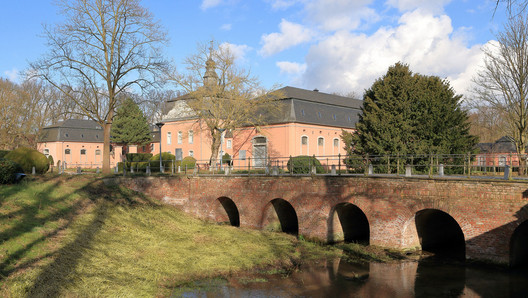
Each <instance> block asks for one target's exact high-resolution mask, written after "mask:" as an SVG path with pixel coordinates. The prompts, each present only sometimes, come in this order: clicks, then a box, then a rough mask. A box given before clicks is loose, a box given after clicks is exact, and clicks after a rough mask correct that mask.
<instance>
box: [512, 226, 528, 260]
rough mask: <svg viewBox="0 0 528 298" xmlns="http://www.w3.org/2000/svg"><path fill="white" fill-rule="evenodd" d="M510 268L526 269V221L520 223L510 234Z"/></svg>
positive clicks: (527, 252)
mask: <svg viewBox="0 0 528 298" xmlns="http://www.w3.org/2000/svg"><path fill="white" fill-rule="evenodd" d="M510 267H512V268H521V267H523V268H527V269H528V220H525V221H524V222H523V223H521V224H520V225H519V226H518V227H517V228H516V229H515V231H514V232H513V234H512V237H511V240H510Z"/></svg>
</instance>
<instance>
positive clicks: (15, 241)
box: [0, 176, 157, 297]
mask: <svg viewBox="0 0 528 298" xmlns="http://www.w3.org/2000/svg"><path fill="white" fill-rule="evenodd" d="M82 179H88V180H82ZM70 183H72V185H73V187H75V185H76V184H79V188H78V189H75V188H73V191H71V188H72V187H71V185H70V186H69V189H68V188H64V189H62V188H61V185H66V184H70ZM40 184H45V186H44V187H43V188H42V187H38V185H40ZM33 189H35V191H34V192H33ZM0 197H1V201H2V203H5V204H8V205H9V207H11V208H12V209H13V211H12V212H9V211H7V212H2V213H3V214H2V215H0V240H1V241H0V248H2V250H3V251H4V252H5V253H4V254H0V256H1V257H2V258H1V259H0V281H1V280H3V279H5V278H7V277H8V276H10V275H12V274H14V273H16V272H22V271H24V270H25V269H27V268H30V267H33V266H36V265H37V264H38V263H41V262H42V261H44V262H45V263H48V264H47V265H46V266H45V267H43V269H42V271H41V272H40V274H39V275H38V277H37V278H36V279H35V281H34V284H33V286H32V287H31V289H29V293H28V294H29V295H30V296H35V295H37V296H46V297H49V296H51V297H53V296H58V295H59V294H60V292H59V291H60V290H61V288H63V287H64V285H67V283H68V280H67V278H68V277H69V276H71V273H73V270H74V269H75V266H76V264H77V263H78V262H79V260H80V259H81V257H82V256H83V254H84V253H85V251H86V250H87V249H89V248H90V246H91V243H92V241H93V238H94V236H95V235H96V234H97V232H98V231H100V229H101V227H102V225H103V223H104V221H105V219H106V217H107V212H108V208H112V206H115V205H116V204H119V205H127V206H134V205H138V204H141V205H144V204H151V205H157V203H155V202H153V201H151V200H149V199H148V198H146V197H145V196H144V195H142V194H137V193H134V192H132V191H130V190H128V189H124V188H120V187H117V186H106V185H105V184H104V183H103V180H102V179H100V178H99V179H97V178H82V177H79V178H75V177H74V176H63V177H44V178H39V179H35V180H34V181H27V182H24V183H23V184H19V185H13V186H7V187H5V188H3V189H0ZM3 209H4V210H6V205H4V208H3ZM83 213H90V214H93V219H92V220H91V221H90V222H89V223H88V224H85V225H83V226H82V227H81V228H80V229H79V230H78V231H74V232H75V236H72V237H70V238H68V237H65V238H63V237H60V234H61V232H63V231H65V230H67V229H69V228H70V227H71V226H72V224H73V223H74V222H75V220H76V218H78V216H79V215H81V214H83ZM14 220H16V223H15V224H12V225H9V224H10V223H12V221H14ZM6 226H7V227H6ZM64 239H66V240H64ZM69 239H72V240H71V241H70V240H69ZM42 247H45V248H42ZM54 247H57V248H54ZM37 266H38V265H37Z"/></svg>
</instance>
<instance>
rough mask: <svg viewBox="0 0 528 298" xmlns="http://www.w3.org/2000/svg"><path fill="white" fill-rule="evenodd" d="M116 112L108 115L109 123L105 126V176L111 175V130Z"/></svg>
mask: <svg viewBox="0 0 528 298" xmlns="http://www.w3.org/2000/svg"><path fill="white" fill-rule="evenodd" d="M113 116H114V112H113V111H110V113H108V118H107V121H106V122H105V123H104V124H103V174H105V175H108V174H110V129H111V128H112V117H113Z"/></svg>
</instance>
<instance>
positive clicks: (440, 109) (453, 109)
mask: <svg viewBox="0 0 528 298" xmlns="http://www.w3.org/2000/svg"><path fill="white" fill-rule="evenodd" d="M460 99H461V96H460V95H456V94H455V92H454V90H453V89H452V88H451V87H450V85H449V82H447V81H446V80H442V79H440V78H438V77H436V76H424V75H419V74H413V73H412V72H411V71H410V69H409V66H408V65H405V64H401V63H396V64H395V65H394V66H391V67H389V69H388V71H387V73H386V74H385V75H384V76H383V77H381V78H379V79H378V80H376V82H374V84H373V85H372V86H371V87H370V89H368V90H366V91H365V95H364V97H363V100H364V103H363V108H362V114H361V115H360V119H359V122H358V123H357V124H356V129H357V133H355V134H352V135H350V134H348V133H345V132H344V133H343V134H342V138H343V140H344V141H349V142H350V141H351V142H352V146H348V147H347V149H349V150H347V152H348V153H349V154H361V155H363V154H370V155H384V154H394V155H395V154H400V155H405V154H430V153H433V154H455V153H467V152H469V151H472V150H473V147H474V146H475V144H476V143H477V141H478V139H477V137H475V136H472V135H470V134H469V125H470V124H469V121H468V116H467V114H466V112H465V111H464V110H462V109H461V107H460Z"/></svg>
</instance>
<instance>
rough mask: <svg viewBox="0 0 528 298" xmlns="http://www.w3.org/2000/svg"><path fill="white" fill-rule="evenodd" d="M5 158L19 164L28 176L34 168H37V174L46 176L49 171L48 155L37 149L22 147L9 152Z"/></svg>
mask: <svg viewBox="0 0 528 298" xmlns="http://www.w3.org/2000/svg"><path fill="white" fill-rule="evenodd" d="M5 158H6V159H10V160H12V161H14V162H16V163H17V164H19V165H20V166H21V167H22V169H23V170H24V173H26V174H29V173H31V169H32V168H33V167H35V171H36V173H37V174H44V173H46V172H47V171H48V169H49V163H48V159H47V158H46V155H44V154H42V153H40V152H38V151H37V150H35V149H31V148H24V147H20V148H17V149H15V150H13V151H11V152H9V153H8V154H7V155H6V156H5Z"/></svg>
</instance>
